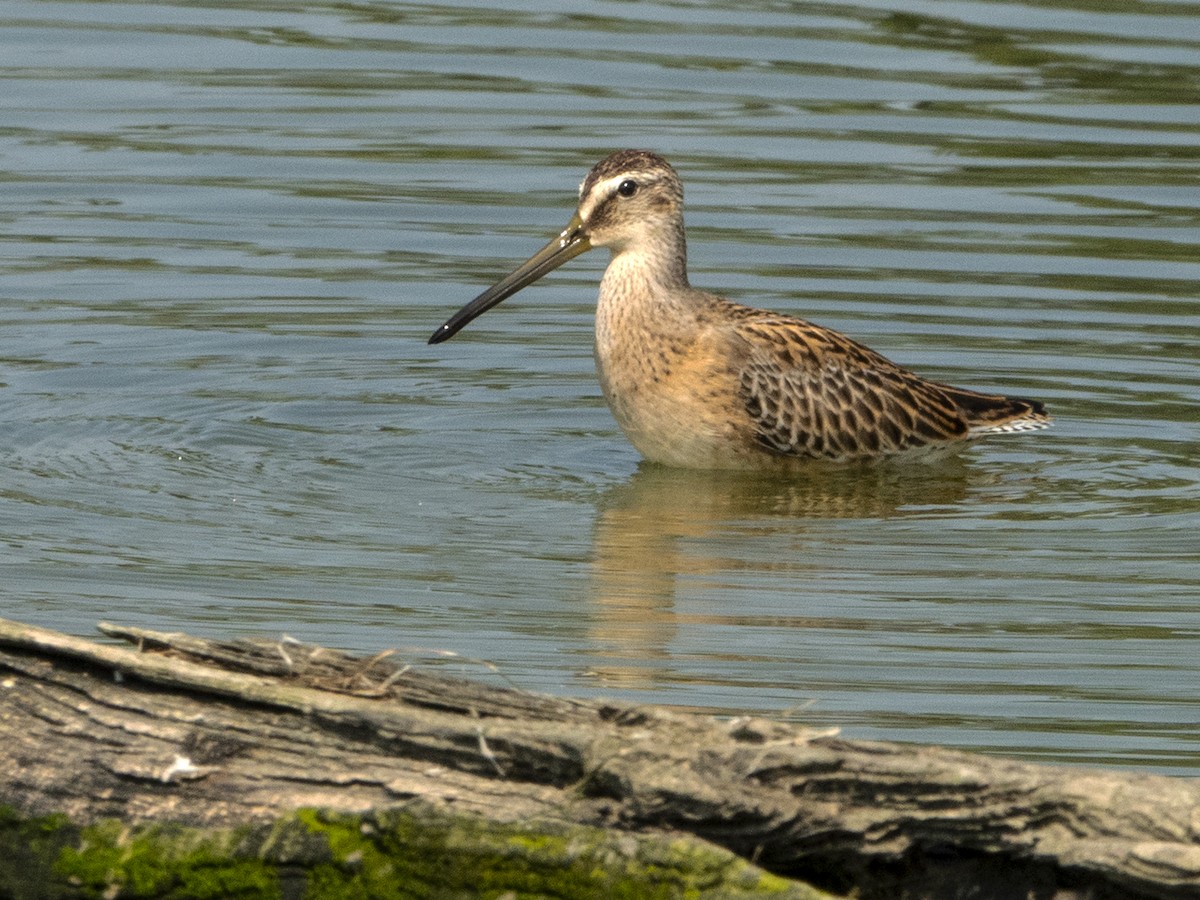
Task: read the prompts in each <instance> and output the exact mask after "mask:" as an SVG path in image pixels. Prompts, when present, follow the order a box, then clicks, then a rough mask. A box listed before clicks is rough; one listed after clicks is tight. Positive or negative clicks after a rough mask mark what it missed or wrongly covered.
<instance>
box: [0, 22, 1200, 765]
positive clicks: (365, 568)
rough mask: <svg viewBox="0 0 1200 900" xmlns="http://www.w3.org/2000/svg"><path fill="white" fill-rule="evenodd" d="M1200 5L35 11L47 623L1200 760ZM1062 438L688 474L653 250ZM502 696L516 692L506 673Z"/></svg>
mask: <svg viewBox="0 0 1200 900" xmlns="http://www.w3.org/2000/svg"><path fill="white" fill-rule="evenodd" d="M1198 25H1200V4H1197V3H1189V2H1160V3H1142V4H1127V3H1109V2H1103V0H1095V2H1068V0H1062V2H1039V3H1032V2H1031V3H1027V4H1022V3H1001V2H983V0H979V2H923V3H922V2H916V3H913V2H905V3H899V2H883V0H881V2H859V3H837V2H832V3H822V4H795V5H793V4H781V3H773V2H753V0H752V2H739V3H729V2H695V3H684V2H673V3H636V4H635V3H628V2H599V3H595V2H593V3H567V4H556V5H555V7H554V9H553V10H552V11H547V7H546V6H545V4H544V3H541V2H532V0H529V2H524V3H522V2H511V3H508V4H505V5H503V6H498V5H485V4H482V3H469V2H461V3H451V4H437V5H422V4H411V3H387V2H375V3H359V4H355V3H333V2H328V3H326V2H299V3H292V2H288V3H278V4H271V3H254V4H250V3H237V2H216V0H214V2H209V3H192V2H189V3H182V2H180V3H177V4H174V5H172V4H170V3H155V2H149V3H106V2H61V3H59V2H23V0H8V2H6V3H5V4H4V6H3V9H0V81H2V85H0V86H2V88H3V90H2V93H0V422H2V423H3V425H2V426H0V466H2V469H0V524H2V528H0V553H2V556H0V575H2V577H3V587H2V588H0V614H3V615H6V616H10V617H14V618H18V619H22V620H26V621H32V622H38V623H43V624H47V625H51V626H54V627H57V628H61V629H65V630H68V631H72V632H78V633H83V634H87V633H91V631H92V628H93V626H94V623H95V622H96V621H97V620H101V619H110V620H116V621H120V622H124V623H129V624H137V625H143V626H147V627H158V628H167V629H186V630H189V631H193V632H198V633H202V634H208V635H244V634H258V635H278V634H280V633H287V634H291V635H293V636H295V637H298V638H301V639H306V640H314V641H320V642H325V643H329V644H333V645H337V646H341V647H346V648H349V649H353V650H359V651H374V650H378V649H380V648H386V647H399V648H403V649H404V652H406V653H408V654H410V655H411V656H412V658H413V659H414V661H417V662H427V663H428V664H429V665H433V664H435V657H433V656H432V655H431V654H430V653H429V651H430V650H432V649H445V650H452V651H455V652H457V653H459V654H461V655H462V656H463V657H469V658H477V659H486V660H488V661H490V662H492V663H494V664H495V665H496V666H497V667H498V668H499V670H500V671H501V672H503V673H504V676H505V677H506V678H507V679H509V680H510V681H511V682H513V683H516V684H518V685H520V686H522V687H526V688H529V689H537V690H549V691H554V692H561V693H570V694H587V695H591V694H599V695H606V696H615V697H621V698H629V699H636V700H645V701H653V702H665V703H673V704H682V705H689V706H694V707H698V708H703V709H710V710H715V711H721V712H729V711H742V710H753V711H761V712H765V713H768V714H771V715H776V716H785V717H790V718H794V719H796V720H798V721H803V722H809V723H812V724H816V725H821V726H840V727H841V728H842V729H843V730H844V732H845V733H847V734H849V735H853V736H858V737H883V738H892V739H903V740H916V741H934V742H942V743H947V744H952V745H959V746H970V747H977V748H982V749H989V750H991V749H994V750H998V751H1002V752H1005V753H1014V754H1020V755H1022V756H1026V757H1033V758H1044V759H1052V760H1059V761H1076V762H1097V763H1106V764H1114V763H1115V764H1123V765H1132V766H1139V767H1144V768H1147V769H1157V770H1160V771H1168V772H1178V773H1195V772H1196V771H1197V768H1198V766H1200V763H1198V760H1200V756H1198V755H1197V753H1198V751H1200V538H1198V536H1197V535H1198V533H1200V473H1198V471H1197V459H1198V456H1200V423H1198V420H1200V413H1198V409H1200V406H1198V403H1200V367H1198V364H1197V361H1198V359H1200V311H1198V310H1200V307H1198V301H1200V36H1198V35H1200V27H1198ZM625 146H641V147H650V148H653V149H656V150H659V151H661V152H663V153H665V154H666V155H667V156H668V157H669V158H670V159H671V160H672V161H673V162H674V163H675V164H676V166H677V168H678V169H679V171H680V172H681V174H682V176H683V178H684V181H685V184H686V185H687V189H688V224H689V233H690V237H691V243H690V250H691V262H692V279H693V282H694V283H696V284H698V285H700V286H702V287H706V288H710V289H714V290H719V291H723V292H725V293H728V294H730V295H731V296H733V297H735V298H737V299H739V300H742V301H744V302H747V303H751V304H754V305H758V306H767V307H770V308H774V309H778V310H784V311H788V312H792V313H796V314H799V315H803V316H805V317H808V318H810V319H813V320H815V321H817V322H820V323H821V324H824V325H828V326H831V327H835V328H838V329H840V330H842V331H845V332H848V333H850V334H851V335H853V336H855V337H857V338H859V339H860V340H863V341H865V342H866V343H868V344H869V345H871V346H872V347H875V348H876V349H878V350H880V351H882V352H884V353H886V354H887V355H889V356H891V357H893V358H894V359H896V360H898V361H900V362H903V363H906V364H908V365H911V366H912V367H914V368H916V369H917V370H918V371H920V372H922V373H923V374H926V375H928V376H931V377H933V378H936V379H939V380H945V381H950V382H954V383H960V384H963V385H967V386H972V387H976V388H980V389H985V390H992V389H995V390H1000V389H1003V390H1007V391H1008V392H1011V393H1019V394H1027V395H1032V396H1036V397H1040V398H1042V399H1044V400H1045V401H1046V402H1047V404H1048V405H1049V406H1050V407H1051V409H1052V411H1053V412H1054V414H1055V415H1056V417H1057V425H1056V427H1055V428H1054V429H1053V430H1051V431H1048V432H1043V433H1040V434H1036V435H1027V436H1016V437H1013V438H1011V439H1007V440H1000V439H997V440H993V441H990V442H987V443H984V444H980V445H979V446H978V447H977V448H975V449H972V450H970V451H969V452H967V453H965V454H963V455H962V456H961V457H958V458H954V459H952V460H949V461H947V462H945V463H942V464H939V465H935V466H917V467H910V468H899V469H897V468H880V469H877V470H871V471H868V472H865V473H864V472H861V471H853V472H848V471H839V470H818V471H815V472H814V473H812V474H811V475H810V476H808V477H802V478H793V479H780V478H756V477H730V476H722V477H711V476H706V475H696V474H688V473H681V472H673V471H669V470H666V469H661V468H657V467H654V466H650V465H646V464H643V463H640V462H639V459H638V456H637V454H636V452H635V451H634V450H633V449H632V448H631V447H630V446H629V445H628V444H627V443H626V441H625V440H624V438H623V437H622V436H621V435H620V433H619V432H618V430H617V428H616V426H615V424H614V423H613V421H612V419H611V417H610V415H609V413H608V410H607V409H606V407H605V406H604V403H603V401H602V400H601V398H600V396H599V389H598V386H597V384H596V380H595V375H594V373H593V370H592V361H591V327H592V306H593V303H594V298H595V292H596V285H597V282H598V280H599V274H600V272H601V270H602V268H603V266H604V263H605V259H604V258H603V256H602V253H603V251H600V252H596V253H593V254H590V255H589V256H587V257H584V258H582V259H580V260H577V261H576V262H574V263H572V264H570V265H569V266H568V267H566V268H565V269H564V270H560V271H559V272H558V273H555V274H554V275H553V276H551V277H550V278H548V279H547V280H546V282H545V283H543V284H541V285H538V286H537V287H534V288H531V289H529V290H527V291H525V292H523V293H522V294H521V295H519V296H518V297H516V298H514V299H513V300H510V301H509V302H508V303H506V304H504V305H503V306H502V307H500V308H499V309H497V310H495V311H494V312H492V313H490V314H489V315H488V316H486V317H484V318H482V319H480V320H479V321H477V322H476V323H474V324H472V325H471V326H470V327H469V328H468V329H467V330H466V331H464V332H463V333H462V334H461V335H460V336H459V337H458V338H456V339H455V340H454V341H453V342H451V343H449V344H445V345H442V346H438V347H428V346H426V344H425V339H426V337H427V336H428V335H429V333H430V332H431V331H432V330H433V328H434V327H435V326H437V325H438V324H439V323H440V322H441V321H442V320H443V319H445V317H446V316H447V315H448V314H449V313H450V312H452V311H453V310H455V309H456V308H458V306H459V305H461V304H462V303H463V302H465V301H466V300H468V299H470V298H471V297H472V296H474V295H475V294H476V293H477V292H478V291H479V290H480V289H481V288H482V287H484V286H485V285H487V284H489V283H491V281H492V280H494V279H495V278H496V277H497V276H498V275H500V274H503V273H504V272H506V271H508V269H509V268H511V266H512V265H513V264H515V263H516V262H519V261H520V260H522V259H524V258H525V257H526V256H527V255H528V254H529V253H530V252H532V251H533V250H535V249H537V248H538V247H540V246H541V244H542V243H543V241H544V240H545V239H546V238H547V236H548V235H550V234H552V233H555V232H557V231H558V230H559V229H560V228H562V226H563V225H564V224H565V223H566V220H567V218H568V217H569V216H570V214H571V211H572V209H573V201H574V198H575V188H576V185H578V183H579V181H580V180H581V179H582V177H583V175H584V174H585V172H586V171H587V169H588V168H589V167H590V166H591V164H592V163H593V162H595V160H596V159H598V158H599V157H600V156H602V155H604V154H606V153H607V152H609V151H610V150H613V149H617V148H620V147H625ZM456 666H457V667H458V668H461V669H462V670H463V671H464V672H465V673H467V674H475V675H478V676H479V677H484V678H491V677H494V676H493V675H491V674H489V672H488V670H487V669H485V668H483V667H481V666H478V665H476V664H474V663H470V662H463V663H458V664H456Z"/></svg>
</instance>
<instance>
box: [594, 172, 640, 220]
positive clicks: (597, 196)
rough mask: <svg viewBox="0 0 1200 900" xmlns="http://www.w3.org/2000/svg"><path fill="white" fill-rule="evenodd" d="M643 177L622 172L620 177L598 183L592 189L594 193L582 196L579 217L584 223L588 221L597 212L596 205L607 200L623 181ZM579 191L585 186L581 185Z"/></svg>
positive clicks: (615, 176) (633, 173)
mask: <svg viewBox="0 0 1200 900" xmlns="http://www.w3.org/2000/svg"><path fill="white" fill-rule="evenodd" d="M640 177H642V175H641V173H638V172H622V173H621V174H619V175H614V176H612V177H611V178H605V179H604V180H603V181H597V182H596V184H595V186H594V187H593V188H592V192H591V193H590V194H588V195H587V196H586V197H584V196H582V195H581V196H580V198H579V200H580V203H579V216H580V218H581V219H583V221H585V222H586V221H587V220H588V218H589V217H590V216H591V214H592V211H593V210H595V208H596V204H598V203H599V202H600V201H601V200H607V199H608V198H609V197H611V196H612V195H613V193H614V192H615V191H616V190H617V185H619V184H620V183H621V182H622V181H628V180H629V179H630V178H633V179H634V180H637V179H638V178H640ZM579 190H580V191H582V190H583V185H582V184H581V185H579Z"/></svg>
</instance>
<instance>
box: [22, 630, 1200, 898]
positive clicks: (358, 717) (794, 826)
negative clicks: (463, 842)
mask: <svg viewBox="0 0 1200 900" xmlns="http://www.w3.org/2000/svg"><path fill="white" fill-rule="evenodd" d="M101 630H102V631H103V632H104V633H105V634H107V635H108V636H109V637H111V638H120V639H122V640H124V641H127V642H129V644H130V645H131V646H120V645H117V644H115V643H107V644H105V643H97V642H93V641H88V640H84V639H81V638H76V637H70V636H67V635H63V634H59V633H56V632H53V631H48V630H45V629H40V628H35V627H32V626H27V625H21V624H19V623H15V622H9V621H6V620H0V779H2V780H0V802H3V803H4V804H5V805H6V806H7V807H8V808H9V810H10V813H9V815H10V818H12V821H14V822H17V823H18V824H19V823H22V822H24V823H28V822H30V821H34V819H35V817H42V816H49V815H51V814H55V815H59V816H62V817H65V821H67V822H69V823H70V825H71V827H72V828H75V829H79V828H85V827H87V826H90V825H97V824H98V823H105V822H109V823H111V822H113V821H116V822H119V823H121V824H122V826H123V827H125V828H130V829H139V828H141V829H144V828H147V827H152V826H153V827H156V828H161V827H166V826H169V827H187V828H191V829H201V832H199V833H201V834H202V833H204V832H203V830H204V829H207V830H209V831H210V832H211V833H212V834H218V833H220V834H225V835H230V834H241V838H239V839H241V840H243V842H245V841H248V840H249V841H250V844H253V845H254V847H255V850H254V853H256V854H258V858H263V853H265V852H266V851H265V850H263V848H262V846H260V844H256V843H254V841H253V840H250V839H249V838H247V837H246V834H245V832H244V829H246V828H247V827H250V828H253V827H260V828H267V827H268V826H269V825H270V823H273V822H274V823H278V822H279V821H280V817H281V816H285V815H287V814H290V813H292V812H293V811H295V810H301V809H307V810H319V811H321V812H320V815H321V816H324V817H325V819H322V821H346V820H345V819H344V818H343V819H339V818H338V817H339V816H341V817H346V816H349V817H354V818H352V821H354V822H356V823H357V825H356V826H355V827H356V828H358V829H359V830H360V831H361V830H362V829H366V828H368V827H377V825H378V822H376V819H377V818H378V817H380V816H383V817H386V816H387V815H389V814H390V813H389V811H395V810H397V809H400V810H405V809H407V810H410V811H412V810H419V811H420V813H421V815H427V814H428V815H433V816H434V817H435V818H436V817H437V816H441V817H443V818H446V817H450V818H449V819H447V821H449V820H451V819H452V820H453V821H455V822H461V821H478V822H482V823H488V824H491V825H494V826H496V827H501V828H505V829H511V828H513V827H518V828H519V827H524V826H526V825H528V824H529V823H541V824H540V825H539V827H540V828H542V832H541V833H543V834H544V833H548V832H546V831H545V829H546V828H549V829H550V831H552V832H554V833H555V834H560V833H561V829H562V828H564V827H579V828H584V829H594V830H597V833H600V834H602V835H606V836H608V838H610V839H611V840H613V841H617V842H618V843H617V844H616V845H613V846H619V842H620V841H621V840H626V841H632V842H634V844H637V842H639V841H641V842H644V841H646V840H648V839H654V840H659V841H667V842H670V841H672V840H679V839H681V836H682V837H683V838H687V839H692V838H698V839H701V841H703V842H707V845H716V847H717V848H722V851H721V852H725V851H728V852H729V853H730V854H733V855H736V857H741V858H742V859H743V860H745V861H747V862H748V863H752V864H753V866H751V867H749V868H748V869H747V870H746V871H745V872H743V871H741V870H739V871H738V874H737V876H736V878H735V881H736V880H737V878H741V879H742V880H743V881H746V880H747V879H749V880H751V881H752V880H753V874H752V873H753V872H757V871H759V869H758V868H755V867H761V869H765V870H767V871H768V872H770V873H774V874H775V875H777V876H782V877H783V878H785V879H795V880H798V881H803V882H807V883H811V884H813V885H816V886H817V887H819V888H821V889H824V890H827V891H832V892H836V893H850V894H853V895H854V896H856V897H860V898H930V900H941V898H960V897H961V898H967V897H971V898H996V900H1001V898H1003V900H1008V898H1014V900H1015V898H1057V900H1068V898H1077V900H1083V898H1092V900H1109V898H1185V897H1186V898H1200V785H1197V784H1196V783H1195V782H1193V781H1191V780H1185V779H1175V778H1166V777H1162V776H1154V775H1146V774H1139V773H1136V772H1123V771H1105V770H1100V769H1090V768H1078V767H1065V766H1064V767H1059V766H1046V765H1038V764H1032V763H1025V762H1018V761H1013V760H1007V759H1001V758H995V757H990V756H983V755H979V754H973V753H966V752H958V751H951V750H945V749H941V748H937V747H923V746H913V745H906V744H893V743H883V742H868V741H850V740H844V739H842V738H840V737H839V736H838V735H837V734H836V733H833V732H830V731H817V730H811V729H805V728H801V727H796V726H793V725H787V724H781V723H778V722H773V721H768V720H764V719H757V718H737V719H732V720H718V719H714V718H711V717H706V716H700V715H696V714H691V713H685V712H680V711H673V710H670V709H666V708H661V707H641V706H629V705H621V704H614V703H605V702H600V701H580V700H571V699H564V698H557V697H550V696H543V695H538V694H531V693H527V692H524V691H520V690H515V689H511V688H506V687H493V686H488V685H485V684H480V683H476V682H473V681H469V680H461V679H452V678H446V677H442V676H440V675H436V674H432V673H431V672H427V671H421V670H419V669H418V668H416V667H413V666H411V665H409V664H407V663H406V662H405V661H404V660H403V659H402V658H399V654H395V653H384V654H378V655H376V656H373V657H369V658H360V657H354V656H350V655H347V654H344V653H341V652H338V651H335V650H329V649H325V648H320V647H313V646H307V645H301V644H297V643H293V642H289V641H283V642H277V643H274V642H265V641H208V640H203V639H199V638H194V637H189V636H187V635H181V634H162V633H155V632H149V631H144V630H140V629H136V628H126V627H117V626H113V625H102V626H101ZM413 814H416V813H413ZM13 817H15V818H13ZM371 817H376V819H372V818H371ZM371 822H376V824H375V825H372V824H371ZM547 823H549V824H547ZM238 829H243V831H240V832H239V831H238ZM555 829H558V831H556V830H555ZM22 833H24V832H22ZM589 833H591V832H589ZM264 835H266V837H269V834H268V833H267V832H259V833H258V837H259V838H261V839H263V840H266V837H264ZM30 839H31V840H32V838H30ZM255 840H258V839H255ZM260 843H261V842H260ZM601 843H603V840H602V841H601ZM699 845H700V844H699V843H697V844H696V845H694V846H699ZM247 846H249V844H247ZM638 846H641V847H643V848H644V847H646V846H648V845H646V844H645V843H642V844H640V845H638ZM655 846H660V847H661V846H665V845H663V844H658V845H655ZM243 849H244V848H243ZM610 849H611V848H610ZM604 852H608V851H607V850H606V851H604ZM251 855H253V854H251ZM568 855H569V854H568ZM640 855H641V854H640V853H639V852H637V851H631V858H633V857H639V856H640ZM721 858H722V859H724V858H725V857H721ZM722 865H723V863H722ZM747 872H750V873H751V874H747ZM84 880H86V879H84ZM78 881H79V877H78V876H77V877H76V882H78ZM747 883H749V882H748V881H747ZM771 884H773V885H774V884H776V883H775V882H772V883H771ZM783 884H784V883H783V882H778V885H780V887H779V890H781V891H784V890H785V888H784V887H782V885H783ZM725 890H727V886H726V887H723V888H721V891H725ZM786 890H789V891H803V890H807V889H806V888H804V887H803V886H802V885H799V884H795V885H790V886H788V887H787V888H786ZM721 891H718V890H716V889H715V888H714V891H713V893H712V895H713V896H716V895H718V894H720V893H721ZM285 894H286V891H285ZM129 895H132V894H129ZM184 895H187V894H180V896H184ZM301 895H303V896H309V895H310V894H304V893H303V892H301V893H300V894H297V896H301ZM583 895H584V894H583V892H582V891H581V893H580V896H583ZM730 895H731V894H730ZM780 895H781V896H783V895H790V896H816V894H815V893H810V894H801V893H794V892H793V893H791V894H786V893H784V894H780ZM29 896H43V895H37V894H30V895H29ZM44 896H51V894H49V893H47V894H44ZM54 896H58V895H54ZM413 896H416V894H414V895H413ZM588 896H591V895H588ZM597 896H600V894H597ZM630 896H637V894H630ZM662 896H673V894H671V893H669V892H668V893H663V894H662Z"/></svg>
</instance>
